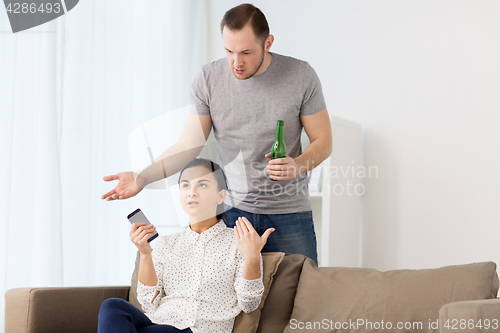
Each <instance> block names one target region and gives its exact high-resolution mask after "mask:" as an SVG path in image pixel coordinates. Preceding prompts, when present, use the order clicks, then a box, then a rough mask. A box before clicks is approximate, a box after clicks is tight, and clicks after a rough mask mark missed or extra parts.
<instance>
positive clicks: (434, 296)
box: [266, 259, 499, 333]
mask: <svg viewBox="0 0 500 333" xmlns="http://www.w3.org/2000/svg"><path fill="white" fill-rule="evenodd" d="M498 283H499V281H498V276H497V273H496V264H495V263H493V262H483V263H474V264H466V265H458V266H446V267H442V268H436V269H421V270H408V269H405V270H391V271H386V272H380V271H377V270H375V269H368V268H345V267H317V266H316V264H315V263H314V262H313V261H312V260H310V259H306V260H305V262H304V265H303V267H302V271H301V275H300V278H299V283H298V286H297V292H296V295H295V299H294V308H293V312H292V315H291V318H290V321H289V323H288V324H287V327H286V329H285V330H284V332H285V333H291V332H298V331H302V330H301V329H300V328H301V327H303V330H304V331H307V332H323V333H324V332H333V331H339V328H340V331H342V332H375V331H381V330H395V331H404V332H419V333H420V332H433V331H435V330H434V329H433V327H432V325H431V323H434V322H436V321H437V319H438V314H439V309H440V308H441V307H442V306H443V305H444V304H447V303H451V302H457V301H466V300H479V299H488V298H495V297H496V295H497V292H498ZM271 292H272V289H271ZM266 305H267V304H266ZM353 323H354V324H353ZM399 323H401V324H399ZM307 325H309V327H310V328H311V329H308V326H307ZM382 325H384V326H382ZM389 325H390V326H391V327H388V326H389ZM398 325H402V326H404V327H402V329H397V326H398ZM315 327H316V328H317V329H315ZM276 332H278V331H276ZM280 332H282V331H280Z"/></svg>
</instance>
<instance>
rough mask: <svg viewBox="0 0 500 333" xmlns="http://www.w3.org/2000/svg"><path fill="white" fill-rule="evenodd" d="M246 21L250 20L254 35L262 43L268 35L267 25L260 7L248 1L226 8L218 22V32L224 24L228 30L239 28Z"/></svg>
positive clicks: (245, 23)
mask: <svg viewBox="0 0 500 333" xmlns="http://www.w3.org/2000/svg"><path fill="white" fill-rule="evenodd" d="M248 22H250V24H251V26H252V29H253V32H254V34H255V36H257V38H258V39H260V40H261V41H262V45H264V42H265V40H266V38H267V36H269V25H268V24H267V20H266V17H265V16H264V14H263V13H262V12H261V11H260V9H259V8H257V7H255V6H254V5H252V4H249V3H244V4H241V5H239V6H236V7H233V8H231V9H230V10H228V11H227V12H226V13H225V14H224V17H223V18H222V21H221V22H220V32H221V33H222V31H223V30H224V27H225V26H227V28H228V29H230V30H234V31H238V30H241V29H243V27H245V26H246V25H247V23H248Z"/></svg>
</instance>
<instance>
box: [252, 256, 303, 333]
mask: <svg viewBox="0 0 500 333" xmlns="http://www.w3.org/2000/svg"><path fill="white" fill-rule="evenodd" d="M305 259H306V257H305V256H304V255H302V254H292V255H288V256H285V258H283V261H281V264H280V265H279V267H278V271H277V272H276V274H275V275H274V279H273V283H272V285H271V289H270V290H269V294H268V295H267V298H266V302H265V303H264V307H263V308H262V311H261V315H260V322H259V327H258V328H257V333H269V332H273V333H274V332H283V330H284V329H285V327H286V325H287V324H288V321H289V320H290V316H291V315H292V310H293V300H294V298H295V293H296V291H297V283H298V282H299V276H300V272H301V271H302V265H303V264H304V260H305Z"/></svg>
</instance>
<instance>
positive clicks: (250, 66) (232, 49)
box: [222, 24, 265, 80]
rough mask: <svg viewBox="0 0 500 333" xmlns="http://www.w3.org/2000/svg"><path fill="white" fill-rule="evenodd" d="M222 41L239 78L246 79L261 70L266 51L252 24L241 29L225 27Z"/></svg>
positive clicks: (232, 68) (228, 58) (231, 65)
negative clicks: (235, 29)
mask: <svg viewBox="0 0 500 333" xmlns="http://www.w3.org/2000/svg"><path fill="white" fill-rule="evenodd" d="M222 42H223V43H224V48H225V49H226V56H227V60H228V62H229V66H230V67H231V70H232V72H233V74H234V76H235V77H236V78H237V79H239V80H246V79H248V78H250V77H252V76H254V75H255V74H256V73H257V72H258V71H259V69H260V66H261V65H262V62H263V61H264V54H265V52H264V47H263V45H262V42H261V41H260V40H258V39H257V37H256V36H255V34H254V32H253V30H252V27H251V26H250V24H247V25H246V26H245V27H244V28H243V29H241V30H239V31H234V30H230V29H228V28H227V27H224V30H223V31H222ZM259 74H260V73H259Z"/></svg>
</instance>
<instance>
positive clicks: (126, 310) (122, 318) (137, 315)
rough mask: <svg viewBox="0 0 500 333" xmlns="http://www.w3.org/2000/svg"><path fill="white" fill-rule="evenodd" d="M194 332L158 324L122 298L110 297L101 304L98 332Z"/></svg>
mask: <svg viewBox="0 0 500 333" xmlns="http://www.w3.org/2000/svg"><path fill="white" fill-rule="evenodd" d="M111 332H116V333H136V332H137V333H178V332H183V333H193V332H192V331H191V329H190V328H186V329H184V330H179V329H177V328H175V327H173V326H170V325H156V324H153V323H152V322H151V320H149V318H148V317H147V316H146V315H145V314H144V313H143V312H142V311H141V310H139V309H138V308H136V307H135V306H134V305H132V304H131V303H129V302H127V301H125V300H123V299H121V298H109V299H107V300H105V301H104V302H103V303H102V305H101V310H100V311H99V321H98V324H97V333H111Z"/></svg>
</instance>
